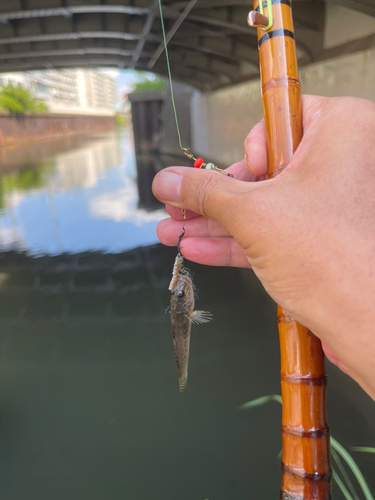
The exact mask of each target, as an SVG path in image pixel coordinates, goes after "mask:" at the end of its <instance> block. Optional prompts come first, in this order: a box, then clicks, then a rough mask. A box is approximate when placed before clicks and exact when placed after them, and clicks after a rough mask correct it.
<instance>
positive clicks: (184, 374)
mask: <svg viewBox="0 0 375 500" xmlns="http://www.w3.org/2000/svg"><path fill="white" fill-rule="evenodd" d="M194 305H195V300H194V290H193V282H192V281H191V279H190V278H189V277H188V276H186V275H182V274H180V275H178V279H176V280H175V282H174V287H173V289H172V296H171V326H172V337H173V345H174V355H175V358H176V362H177V370H178V385H179V389H180V392H181V393H183V392H184V390H185V389H186V385H187V379H188V363H189V348H190V331H191V324H192V323H197V324H201V323H208V322H209V321H211V319H212V314H211V313H209V312H207V311H194Z"/></svg>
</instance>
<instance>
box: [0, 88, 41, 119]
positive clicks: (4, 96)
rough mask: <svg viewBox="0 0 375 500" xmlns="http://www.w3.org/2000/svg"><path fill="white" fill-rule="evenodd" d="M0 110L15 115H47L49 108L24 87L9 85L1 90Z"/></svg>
mask: <svg viewBox="0 0 375 500" xmlns="http://www.w3.org/2000/svg"><path fill="white" fill-rule="evenodd" d="M0 109H2V110H5V111H9V113H11V114H13V115H24V114H33V113H46V112H48V107H47V106H46V105H45V104H44V103H43V102H40V101H38V99H36V98H35V97H34V96H33V95H32V93H31V92H30V91H29V90H27V89H24V88H22V87H13V86H12V85H7V86H5V87H2V88H1V89H0Z"/></svg>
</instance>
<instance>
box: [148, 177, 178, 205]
mask: <svg viewBox="0 0 375 500" xmlns="http://www.w3.org/2000/svg"><path fill="white" fill-rule="evenodd" d="M180 188H181V175H179V174H175V173H174V172H159V173H158V174H157V176H156V177H155V179H154V183H153V190H154V193H155V195H156V196H157V197H158V198H160V199H162V200H163V201H179V199H180Z"/></svg>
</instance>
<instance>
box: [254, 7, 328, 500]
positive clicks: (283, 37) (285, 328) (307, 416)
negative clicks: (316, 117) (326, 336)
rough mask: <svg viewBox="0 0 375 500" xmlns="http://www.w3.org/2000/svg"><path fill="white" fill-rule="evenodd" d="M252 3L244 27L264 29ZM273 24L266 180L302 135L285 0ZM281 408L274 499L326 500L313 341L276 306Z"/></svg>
mask: <svg viewBox="0 0 375 500" xmlns="http://www.w3.org/2000/svg"><path fill="white" fill-rule="evenodd" d="M258 5H259V1H258V0H254V11H255V12H258V14H255V12H254V11H253V13H251V15H249V24H251V25H255V26H263V27H264V28H267V26H264V25H265V21H266V20H267V19H265V18H269V12H268V8H267V2H263V10H264V12H263V14H264V15H263V16H262V15H261V14H259V8H258ZM271 8H272V17H273V24H272V26H271V28H270V29H269V30H267V31H265V30H264V29H263V28H262V27H258V29H257V31H258V45H259V58H260V68H261V84H262V99H263V108H264V119H265V125H266V139H267V153H268V178H272V177H275V176H276V175H277V174H279V173H280V172H281V171H282V170H283V169H284V168H285V167H286V166H287V165H288V163H289V162H290V160H291V158H292V155H293V153H294V151H295V150H296V149H297V146H298V144H299V143H300V141H301V137H302V107H301V87H300V82H299V77H298V65H297V55H296V46H295V41H294V30H293V19H292V9H291V3H290V1H289V0H272V7H271ZM277 316H278V327H279V338H280V355H281V394H282V400H283V410H282V428H281V429H282V443H283V453H282V485H281V492H280V499H282V500H295V499H296V500H297V499H298V500H301V499H303V500H329V499H330V498H331V494H330V477H331V471H330V461H329V432H328V426H327V421H326V416H325V401H326V375H325V368H324V355H323V351H322V347H321V343H320V340H319V339H318V338H317V337H315V335H313V334H312V333H311V332H310V331H309V330H307V329H306V328H305V327H304V326H302V325H300V324H298V323H297V322H296V321H294V320H293V318H291V316H290V315H289V314H288V313H287V312H286V311H285V310H283V309H282V308H281V307H280V306H278V308H277Z"/></svg>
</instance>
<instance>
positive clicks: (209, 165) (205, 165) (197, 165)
mask: <svg viewBox="0 0 375 500" xmlns="http://www.w3.org/2000/svg"><path fill="white" fill-rule="evenodd" d="M161 1H162V0H158V3H159V13H160V23H161V31H162V34H163V43H164V50H165V59H166V62H167V70H168V80H169V85H170V89H171V101H172V106H173V114H174V119H175V122H176V129H177V135H178V143H179V145H180V148H181V151H182V152H183V153H184V155H185V156H187V157H188V158H189V159H190V160H194V167H195V168H202V169H207V170H215V171H216V172H220V173H221V174H224V175H226V176H227V177H233V175H232V174H230V173H229V172H226V171H225V170H222V169H221V168H219V167H217V166H216V165H214V164H213V163H205V162H204V160H203V159H202V158H195V157H194V156H193V155H192V154H191V153H190V151H189V149H188V148H184V147H183V145H182V141H181V133H180V127H179V125H178V117H177V109H176V103H175V100H174V92H173V83H172V73H171V65H170V63H169V52H168V47H167V45H168V44H167V37H166V34H165V27H164V17H163V9H162V6H161ZM183 215H184V219H186V217H185V214H184V213H183Z"/></svg>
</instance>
